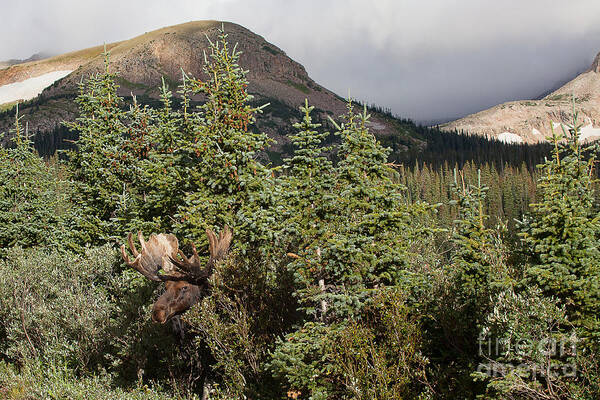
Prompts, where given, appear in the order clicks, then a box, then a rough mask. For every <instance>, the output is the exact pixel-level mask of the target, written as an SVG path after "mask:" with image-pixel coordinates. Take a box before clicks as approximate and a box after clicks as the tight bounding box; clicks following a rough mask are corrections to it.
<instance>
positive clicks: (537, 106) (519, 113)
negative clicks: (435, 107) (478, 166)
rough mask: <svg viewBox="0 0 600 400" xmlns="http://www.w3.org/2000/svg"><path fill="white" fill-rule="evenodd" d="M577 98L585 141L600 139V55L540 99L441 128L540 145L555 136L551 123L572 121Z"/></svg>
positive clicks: (507, 105)
mask: <svg viewBox="0 0 600 400" xmlns="http://www.w3.org/2000/svg"><path fill="white" fill-rule="evenodd" d="M573 98H574V100H575V110H576V111H577V112H579V120H580V122H582V123H583V124H584V127H583V128H582V138H583V139H586V140H593V139H598V138H600V53H599V54H598V55H597V56H596V58H595V60H594V62H593V64H592V65H591V67H590V68H589V69H588V70H587V71H585V72H583V73H582V74H580V75H578V76H577V77H576V78H575V79H573V80H571V81H570V82H567V83H566V84H564V85H563V86H562V87H560V88H559V89H557V90H555V91H553V92H552V93H550V94H548V95H546V96H545V97H543V98H542V99H539V100H518V101H511V102H507V103H503V104H499V105H497V106H495V107H492V108H490V109H487V110H484V111H481V112H478V113H475V114H471V115H468V116H466V117H464V118H461V119H459V120H456V121H453V122H449V123H446V124H443V125H441V126H440V128H441V129H442V130H445V131H454V130H457V131H459V132H460V131H463V132H468V133H473V134H478V135H483V136H485V137H489V138H496V139H499V140H501V141H504V142H512V143H522V142H524V143H537V142H543V141H545V140H546V137H547V136H550V135H551V126H550V125H551V124H553V125H554V128H557V129H558V130H559V131H560V130H561V128H560V125H561V124H567V123H569V122H570V121H571V119H572V114H573V113H572V110H573Z"/></svg>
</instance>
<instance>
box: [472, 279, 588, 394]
mask: <svg viewBox="0 0 600 400" xmlns="http://www.w3.org/2000/svg"><path fill="white" fill-rule="evenodd" d="M570 326H571V325H570V322H569V321H568V317H567V313H566V309H565V307H564V305H563V306H561V305H557V304H556V302H555V299H552V298H548V297H545V296H544V295H543V294H542V292H541V291H540V290H539V289H537V288H533V289H531V290H530V291H529V292H528V293H522V294H517V293H515V292H514V291H513V290H512V289H507V290H505V291H503V292H501V293H499V294H498V295H497V296H496V297H495V298H494V307H493V310H491V311H490V313H489V315H488V316H487V320H486V323H485V327H484V329H483V330H482V332H481V336H480V338H479V352H480V355H482V356H483V359H482V362H481V364H480V365H479V367H478V369H477V372H474V373H473V376H474V377H475V378H476V379H480V380H483V381H485V382H486V383H487V390H486V394H485V397H483V398H498V399H505V398H536V399H537V398H540V399H541V398H549V399H572V398H577V399H591V398H593V397H594V396H593V394H592V392H590V391H589V389H588V387H589V382H585V377H582V376H581V374H580V369H579V365H582V363H583V360H582V359H583V358H585V357H589V355H583V354H579V355H578V351H581V348H579V343H578V338H577V335H576V334H575V331H574V330H571V329H569V328H570ZM592 360H593V358H592V359H588V360H586V361H587V362H588V363H589V362H590V361H592Z"/></svg>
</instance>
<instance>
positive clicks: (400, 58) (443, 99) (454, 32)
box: [0, 0, 600, 122]
mask: <svg viewBox="0 0 600 400" xmlns="http://www.w3.org/2000/svg"><path fill="white" fill-rule="evenodd" d="M1 5H2V7H1V9H2V14H1V16H0V37H2V41H1V42H0V60H5V59H9V58H27V57H29V56H30V55H31V54H33V53H35V52H38V51H51V52H64V51H71V50H78V49H81V48H85V47H90V46H93V45H97V44H102V43H103V42H113V41H118V40H123V39H128V38H131V37H134V36H137V35H139V34H142V33H144V32H146V31H150V30H153V29H158V28H161V27H163V26H167V25H174V24H178V23H182V22H187V21H192V20H203V19H217V20H227V21H231V22H235V23H238V24H240V25H243V26H245V27H247V28H249V29H250V30H252V31H254V32H255V33H258V34H260V35H261V36H263V37H264V38H265V39H266V40H268V41H270V42H272V43H274V44H275V45H277V46H279V47H280V48H281V49H283V50H284V51H285V52H286V53H287V54H288V55H289V56H290V57H292V58H293V59H295V60H296V61H298V62H300V63H301V64H303V65H304V66H305V67H306V69H307V71H308V73H309V75H310V76H311V77H312V78H313V79H315V80H316V81H317V82H319V83H320V84H322V85H323V86H325V87H327V88H329V89H331V90H333V91H335V92H336V93H338V94H340V95H342V96H346V95H347V94H348V91H350V94H351V95H352V97H355V98H358V99H360V100H363V101H367V102H369V103H375V104H377V105H380V106H383V107H388V108H391V109H392V111H393V112H394V113H396V114H398V115H401V116H404V117H410V118H413V119H415V120H417V121H421V122H430V121H440V120H445V119H452V118H456V117H459V116H463V115H466V114H469V113H472V112H475V111H479V110H481V109H485V108H487V107H490V106H493V105H495V104H498V103H500V102H503V101H507V100H513V99H524V98H532V97H535V96H538V95H540V94H542V93H543V92H545V91H546V90H548V89H552V88H553V87H554V86H555V85H557V84H558V83H560V82H561V81H564V80H566V79H569V78H571V77H573V76H574V75H575V74H576V73H578V72H581V70H582V69H585V68H587V67H588V66H589V64H591V62H592V60H593V58H594V56H595V55H596V54H597V53H598V52H600V1H598V0H571V1H557V0H504V1H497V0H494V1H492V0H421V1H419V0H395V1H394V0H372V1H370V2H369V1H365V0H362V1H358V0H320V1H318V0H305V1H295V0H285V1H284V0H170V1H167V0H163V1H158V0H127V1H124V0H85V1H81V0H18V1H12V0H2V1H1Z"/></svg>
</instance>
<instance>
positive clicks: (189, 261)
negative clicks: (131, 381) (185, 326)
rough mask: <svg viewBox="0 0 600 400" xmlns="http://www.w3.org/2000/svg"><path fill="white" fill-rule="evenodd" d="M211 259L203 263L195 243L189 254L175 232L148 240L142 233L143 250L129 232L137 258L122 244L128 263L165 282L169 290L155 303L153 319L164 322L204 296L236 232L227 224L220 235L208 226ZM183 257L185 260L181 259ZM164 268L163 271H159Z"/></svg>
mask: <svg viewBox="0 0 600 400" xmlns="http://www.w3.org/2000/svg"><path fill="white" fill-rule="evenodd" d="M206 235H207V236H208V250H209V258H208V262H207V263H206V264H205V265H204V266H203V265H202V262H201V260H200V257H199V256H198V252H197V251H196V247H195V246H194V245H193V244H192V253H193V254H192V256H191V257H190V258H188V257H186V256H185V254H183V252H182V251H181V250H179V241H178V240H177V237H175V235H173V234H164V233H161V234H159V235H151V236H150V238H149V239H148V241H145V240H144V236H143V235H142V233H141V232H138V240H139V242H140V246H141V251H140V252H138V250H137V249H136V247H135V244H134V243H133V235H132V234H131V233H130V234H129V235H128V238H127V241H128V243H129V249H130V250H131V252H132V254H133V257H134V259H133V261H131V259H130V258H129V255H128V254H127V251H126V250H125V245H122V246H121V255H122V256H123V259H124V260H125V263H126V264H127V265H129V266H130V267H132V268H133V269H135V270H136V271H138V272H139V273H140V274H142V275H144V276H145V277H146V278H148V279H150V280H152V281H156V282H165V292H164V293H163V295H162V296H160V297H159V298H158V300H157V301H156V302H155V303H154V305H153V306H152V321H154V322H157V323H161V324H164V323H165V322H167V321H169V320H171V319H172V318H174V317H176V316H178V315H180V314H182V313H184V312H185V311H187V310H188V309H189V308H190V307H192V306H193V305H194V304H196V303H197V302H199V301H200V300H201V299H202V296H203V295H204V294H205V293H206V292H207V290H208V289H209V285H210V284H209V282H208V280H209V278H210V276H211V275H212V273H213V270H214V267H215V263H216V262H217V261H219V260H222V259H223V258H225V256H226V254H227V252H228V251H229V246H230V245H231V239H232V237H233V233H232V231H231V229H229V227H227V226H226V227H225V228H224V229H223V230H222V231H221V233H219V235H218V236H217V235H216V234H215V233H214V232H213V231H212V230H210V229H207V230H206ZM179 257H181V259H179ZM160 270H162V271H163V272H162V273H159V272H160Z"/></svg>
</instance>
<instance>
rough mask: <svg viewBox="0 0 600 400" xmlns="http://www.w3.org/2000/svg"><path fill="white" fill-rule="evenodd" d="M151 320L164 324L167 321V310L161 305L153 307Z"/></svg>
mask: <svg viewBox="0 0 600 400" xmlns="http://www.w3.org/2000/svg"><path fill="white" fill-rule="evenodd" d="M152 322H156V323H157V324H164V323H165V322H167V311H166V310H165V309H164V308H162V307H154V308H153V309H152Z"/></svg>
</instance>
